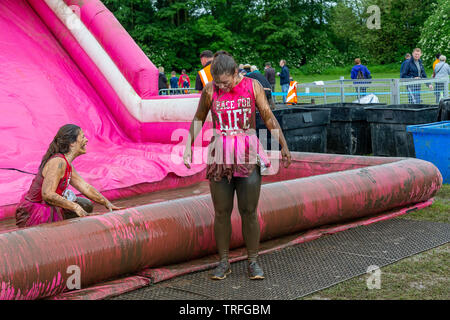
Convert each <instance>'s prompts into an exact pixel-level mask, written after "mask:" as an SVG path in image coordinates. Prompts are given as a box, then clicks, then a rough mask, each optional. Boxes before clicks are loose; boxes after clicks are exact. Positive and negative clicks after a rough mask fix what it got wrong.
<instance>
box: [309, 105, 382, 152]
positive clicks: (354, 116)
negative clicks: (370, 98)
mask: <svg viewBox="0 0 450 320" xmlns="http://www.w3.org/2000/svg"><path fill="white" fill-rule="evenodd" d="M383 105H384V104H378V103H377V104H359V103H332V104H321V105H309V106H305V107H306V108H330V109H331V114H330V124H329V125H328V127H327V152H329V153H337V154H349V155H365V154H370V153H372V142H371V135H370V126H369V123H368V122H367V117H366V112H365V108H366V107H367V106H383Z"/></svg>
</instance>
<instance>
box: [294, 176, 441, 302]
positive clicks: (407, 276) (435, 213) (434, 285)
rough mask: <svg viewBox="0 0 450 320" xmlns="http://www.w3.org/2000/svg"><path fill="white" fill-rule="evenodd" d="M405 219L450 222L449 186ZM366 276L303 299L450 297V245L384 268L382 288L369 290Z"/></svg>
mask: <svg viewBox="0 0 450 320" xmlns="http://www.w3.org/2000/svg"><path fill="white" fill-rule="evenodd" d="M401 218H403V219H413V220H426V221H435V222H444V223H450V185H449V184H445V185H443V186H442V188H441V189H440V190H439V192H438V193H437V194H436V197H435V202H434V203H433V204H432V205H431V206H430V207H428V208H425V209H422V210H418V211H415V212H412V213H410V214H408V215H404V216H402V217H401ZM367 277H368V276H367V275H363V276H359V277H356V278H353V279H350V280H347V281H345V282H342V283H339V284H337V285H335V286H332V287H330V288H328V289H325V290H322V291H319V292H316V293H313V294H311V295H308V296H306V297H303V298H302V299H303V300H357V299H358V300H417V299H419V300H448V299H449V298H450V289H449V288H450V244H449V243H447V244H445V245H442V246H440V247H437V248H434V249H431V250H428V251H425V252H422V253H420V254H416V255H414V256H412V257H409V258H406V259H403V260H401V261H398V262H396V263H394V264H391V265H389V266H386V267H382V268H381V288H380V289H372V290H369V289H368V288H367V284H366V281H367Z"/></svg>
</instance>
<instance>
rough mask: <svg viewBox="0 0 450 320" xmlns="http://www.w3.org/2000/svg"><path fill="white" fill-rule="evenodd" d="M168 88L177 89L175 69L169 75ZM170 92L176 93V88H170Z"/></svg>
mask: <svg viewBox="0 0 450 320" xmlns="http://www.w3.org/2000/svg"><path fill="white" fill-rule="evenodd" d="M170 88H171V89H177V88H178V77H177V73H176V72H175V71H172V73H171V77H170ZM170 94H177V90H170Z"/></svg>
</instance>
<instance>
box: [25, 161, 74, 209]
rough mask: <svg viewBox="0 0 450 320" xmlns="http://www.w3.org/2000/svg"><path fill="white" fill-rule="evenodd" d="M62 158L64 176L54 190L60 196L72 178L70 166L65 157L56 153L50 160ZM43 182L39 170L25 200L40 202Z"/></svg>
mask: <svg viewBox="0 0 450 320" xmlns="http://www.w3.org/2000/svg"><path fill="white" fill-rule="evenodd" d="M56 157H58V158H63V159H64V160H65V161H66V171H65V172H64V176H63V177H62V178H61V180H60V181H59V183H58V187H57V188H56V191H55V192H56V193H57V194H59V195H60V196H62V194H63V192H64V191H65V190H66V189H67V188H68V187H69V183H70V178H71V176H72V166H71V165H70V163H69V162H68V161H67V159H66V157H65V156H64V155H63V154H61V153H57V154H55V155H53V156H52V157H51V158H50V159H53V158H56ZM50 159H49V160H50ZM43 182H44V176H43V175H42V170H39V172H38V174H37V175H36V177H35V178H34V179H33V181H32V182H31V186H30V189H29V190H28V193H27V194H26V196H25V199H26V200H28V201H31V202H42V183H43Z"/></svg>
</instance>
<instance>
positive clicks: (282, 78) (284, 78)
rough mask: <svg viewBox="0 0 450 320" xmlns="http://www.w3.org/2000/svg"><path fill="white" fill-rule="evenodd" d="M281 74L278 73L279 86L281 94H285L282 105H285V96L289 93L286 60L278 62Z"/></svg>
mask: <svg viewBox="0 0 450 320" xmlns="http://www.w3.org/2000/svg"><path fill="white" fill-rule="evenodd" d="M280 67H281V72H278V74H277V75H278V76H280V86H281V92H283V93H286V95H283V103H286V96H287V93H288V91H289V78H290V76H289V68H288V67H287V66H286V60H284V59H283V60H281V61H280Z"/></svg>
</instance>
